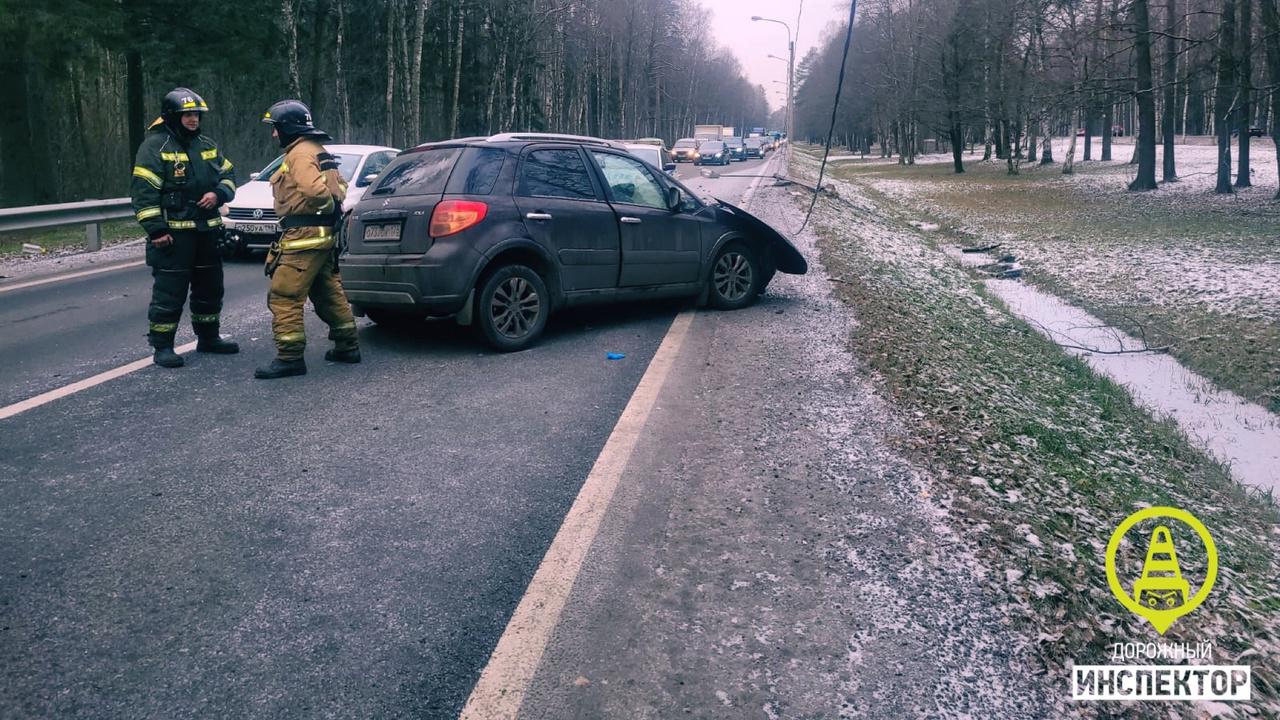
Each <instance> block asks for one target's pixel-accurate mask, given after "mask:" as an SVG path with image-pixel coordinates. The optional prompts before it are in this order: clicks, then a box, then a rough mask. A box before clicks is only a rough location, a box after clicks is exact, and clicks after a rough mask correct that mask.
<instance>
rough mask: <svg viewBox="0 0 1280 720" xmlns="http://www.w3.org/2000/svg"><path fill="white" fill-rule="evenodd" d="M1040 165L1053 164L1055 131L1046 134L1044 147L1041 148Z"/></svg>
mask: <svg viewBox="0 0 1280 720" xmlns="http://www.w3.org/2000/svg"><path fill="white" fill-rule="evenodd" d="M1040 164H1041V165H1052V164H1053V131H1052V130H1050V131H1049V132H1047V133H1045V136H1044V145H1043V146H1042V147H1041V148H1040Z"/></svg>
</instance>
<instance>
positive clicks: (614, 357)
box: [604, 352, 627, 360]
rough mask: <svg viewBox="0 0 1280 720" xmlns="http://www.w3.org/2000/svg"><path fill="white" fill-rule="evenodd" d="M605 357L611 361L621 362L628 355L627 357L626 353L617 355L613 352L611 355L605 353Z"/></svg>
mask: <svg viewBox="0 0 1280 720" xmlns="http://www.w3.org/2000/svg"><path fill="white" fill-rule="evenodd" d="M604 356H605V357H607V358H609V359H610V360H621V359H622V358H624V357H626V356H627V355H626V353H615V352H611V353H605V354H604Z"/></svg>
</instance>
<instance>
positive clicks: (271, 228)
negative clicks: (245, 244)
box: [236, 223, 280, 235]
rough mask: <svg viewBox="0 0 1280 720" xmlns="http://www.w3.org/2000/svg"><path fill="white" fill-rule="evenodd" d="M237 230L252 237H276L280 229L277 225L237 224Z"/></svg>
mask: <svg viewBox="0 0 1280 720" xmlns="http://www.w3.org/2000/svg"><path fill="white" fill-rule="evenodd" d="M236 229H237V230H239V231H240V232H242V233H249V234H250V235H275V234H276V233H278V232H280V227H279V226H278V225H276V224H275V223H236Z"/></svg>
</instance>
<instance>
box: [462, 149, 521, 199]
mask: <svg viewBox="0 0 1280 720" xmlns="http://www.w3.org/2000/svg"><path fill="white" fill-rule="evenodd" d="M506 159H507V151H506V150H502V149H499V148H479V147H469V148H467V149H466V150H465V151H464V152H463V154H462V159H461V160H459V161H458V166H457V169H456V170H455V171H454V173H453V177H452V178H451V179H450V180H449V192H450V193H459V194H463V195H488V194H489V193H491V192H493V186H494V185H495V184H497V182H498V175H500V174H501V173H502V165H503V163H505V162H506Z"/></svg>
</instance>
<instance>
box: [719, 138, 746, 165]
mask: <svg viewBox="0 0 1280 720" xmlns="http://www.w3.org/2000/svg"><path fill="white" fill-rule="evenodd" d="M724 144H725V145H726V146H728V148H729V159H731V160H746V159H747V148H746V146H745V145H743V144H742V138H740V137H728V138H725V139H724Z"/></svg>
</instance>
